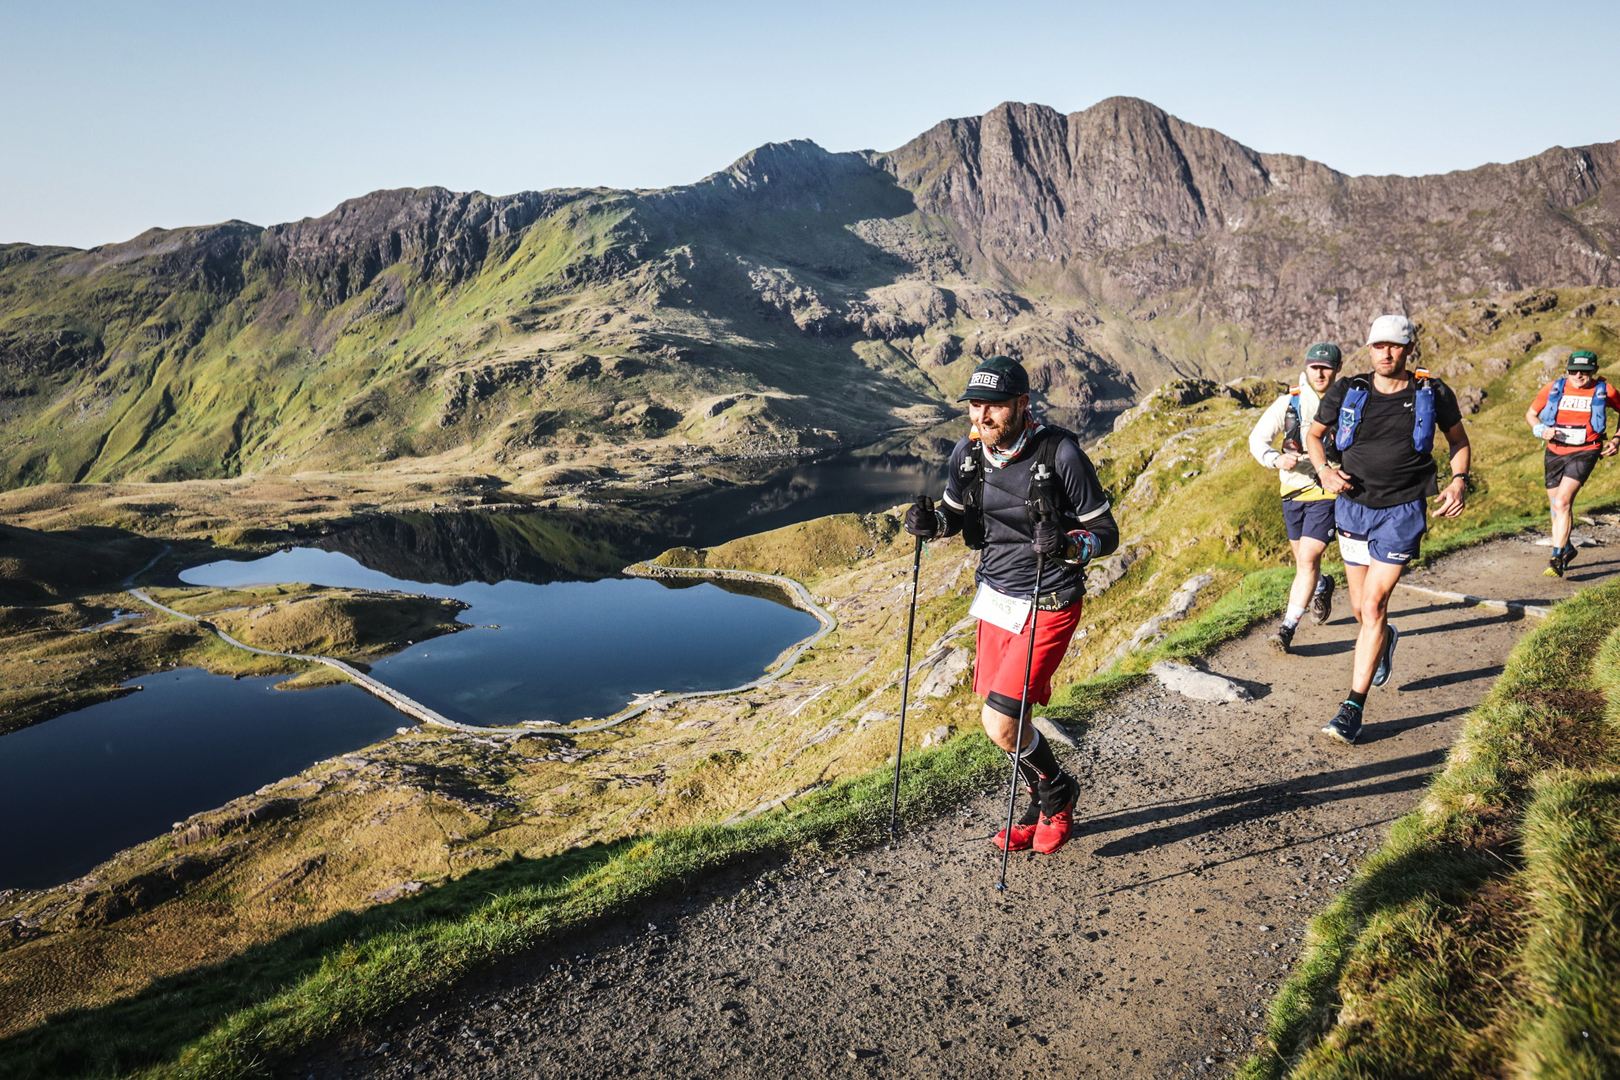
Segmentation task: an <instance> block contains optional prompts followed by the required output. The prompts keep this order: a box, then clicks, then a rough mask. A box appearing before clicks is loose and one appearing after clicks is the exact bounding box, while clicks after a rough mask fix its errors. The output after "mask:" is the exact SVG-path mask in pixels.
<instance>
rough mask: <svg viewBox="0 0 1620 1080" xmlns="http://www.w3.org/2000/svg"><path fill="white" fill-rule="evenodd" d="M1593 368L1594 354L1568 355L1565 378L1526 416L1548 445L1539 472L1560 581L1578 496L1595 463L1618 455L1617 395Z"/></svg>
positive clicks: (1552, 567) (1571, 548) (1552, 565)
mask: <svg viewBox="0 0 1620 1080" xmlns="http://www.w3.org/2000/svg"><path fill="white" fill-rule="evenodd" d="M1597 367H1598V358H1597V353H1594V352H1589V351H1587V350H1586V349H1580V350H1578V351H1576V352H1572V353H1570V354H1569V360H1568V361H1567V362H1566V363H1565V365H1564V372H1565V374H1564V377H1563V378H1562V379H1554V380H1553V381H1552V382H1550V383H1548V384H1547V385H1546V386H1543V387H1542V388H1541V392H1540V393H1538V394H1537V395H1536V400H1535V401H1534V402H1533V403H1532V404H1531V405H1530V408H1529V409H1528V410H1526V411H1525V414H1524V419H1525V422H1526V423H1528V424H1529V425H1530V432H1531V434H1533V435H1535V437H1536V438H1538V439H1543V440H1545V441H1546V443H1547V451H1546V454H1545V455H1544V457H1545V460H1544V462H1543V467H1542V471H1543V473H1544V474H1545V476H1546V480H1547V503H1548V505H1549V507H1550V510H1551V513H1552V542H1553V549H1552V557H1551V558H1549V559H1548V560H1547V570H1546V573H1547V575H1548V576H1549V577H1563V576H1564V571H1565V569H1567V568H1568V566H1569V564H1570V563H1571V562H1572V561H1574V558H1575V545H1574V544H1572V543H1570V541H1569V534H1570V530H1571V529H1572V528H1573V527H1574V508H1575V494H1576V492H1578V491H1580V490H1581V485H1582V484H1584V483H1586V478H1587V477H1589V476H1591V475H1592V467H1593V466H1594V465H1596V464H1597V460H1598V458H1600V457H1610V456H1612V455H1613V454H1614V452H1615V451H1616V450H1620V413H1617V412H1616V411H1614V410H1617V409H1620V394H1616V393H1615V390H1614V387H1612V386H1609V385H1608V384H1607V383H1606V382H1605V381H1604V380H1602V379H1600V378H1598V377H1597ZM1611 416H1613V417H1617V419H1616V420H1615V423H1614V425H1613V426H1614V428H1615V430H1616V434H1615V435H1614V437H1612V438H1610V439H1609V440H1608V441H1607V442H1605V441H1604V439H1603V428H1604V425H1605V424H1606V423H1607V422H1608V418H1609V417H1611Z"/></svg>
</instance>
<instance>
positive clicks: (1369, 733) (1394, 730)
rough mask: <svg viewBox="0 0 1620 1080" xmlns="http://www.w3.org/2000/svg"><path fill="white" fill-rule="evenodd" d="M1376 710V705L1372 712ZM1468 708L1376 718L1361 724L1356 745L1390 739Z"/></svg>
mask: <svg viewBox="0 0 1620 1080" xmlns="http://www.w3.org/2000/svg"><path fill="white" fill-rule="evenodd" d="M1376 711H1377V708H1376V706H1375V707H1374V712H1376ZM1467 711H1468V710H1467V709H1466V708H1464V707H1462V706H1458V707H1457V708H1455V709H1442V710H1440V711H1439V712H1432V713H1424V714H1423V715H1422V716H1402V717H1397V718H1395V719H1393V720H1378V721H1375V722H1373V723H1370V724H1363V725H1361V737H1360V738H1359V739H1357V740H1356V743H1357V745H1360V746H1366V745H1367V744H1368V743H1375V742H1380V741H1382V740H1384V739H1392V738H1394V737H1395V736H1397V735H1399V734H1400V733H1401V732H1403V731H1411V730H1412V729H1413V728H1420V727H1424V726H1426V725H1428V724H1434V723H1438V722H1440V721H1441V720H1450V719H1451V718H1452V717H1454V716H1460V715H1462V714H1463V713H1465V712H1467Z"/></svg>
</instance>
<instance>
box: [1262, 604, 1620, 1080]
mask: <svg viewBox="0 0 1620 1080" xmlns="http://www.w3.org/2000/svg"><path fill="white" fill-rule="evenodd" d="M1617 621H1620V583H1614V582H1610V583H1607V584H1604V585H1601V586H1595V587H1593V588H1591V589H1589V590H1587V591H1586V592H1584V593H1582V594H1581V595H1580V596H1578V597H1577V598H1575V599H1573V600H1570V601H1567V602H1565V603H1564V604H1561V605H1559V607H1558V608H1557V609H1556V610H1555V612H1554V613H1553V616H1552V617H1551V618H1550V619H1548V621H1547V622H1546V624H1545V625H1543V626H1541V627H1539V628H1538V629H1536V630H1535V631H1534V632H1533V633H1531V634H1529V635H1527V636H1526V638H1525V639H1524V640H1523V641H1522V642H1520V644H1519V646H1518V647H1517V648H1516V649H1515V650H1514V652H1513V654H1512V656H1511V657H1510V658H1509V661H1508V664H1507V667H1506V670H1505V671H1504V672H1503V674H1502V676H1501V678H1500V679H1498V680H1497V683H1496V685H1495V686H1494V687H1493V688H1492V690H1491V692H1490V694H1489V696H1488V697H1487V698H1486V700H1485V702H1484V703H1483V704H1481V705H1480V707H1479V708H1478V709H1476V710H1475V711H1474V712H1473V713H1471V714H1470V715H1469V717H1468V719H1467V721H1466V723H1465V726H1464V730H1463V735H1462V737H1461V739H1460V740H1459V742H1458V743H1457V745H1456V746H1455V747H1453V749H1452V751H1451V755H1450V758H1449V760H1448V762H1447V765H1446V768H1445V770H1444V771H1443V772H1442V773H1441V774H1440V775H1439V777H1437V779H1436V780H1435V781H1434V783H1433V784H1432V785H1431V787H1430V789H1429V792H1428V794H1427V795H1426V796H1425V798H1424V800H1423V802H1422V804H1421V805H1420V806H1419V808H1418V809H1417V810H1416V811H1414V812H1413V813H1411V814H1409V815H1408V816H1407V817H1405V818H1403V819H1402V820H1401V821H1400V822H1398V823H1397V824H1396V826H1395V828H1394V829H1393V831H1392V832H1391V835H1390V838H1389V840H1388V841H1387V842H1386V843H1385V845H1384V846H1383V847H1382V848H1381V849H1380V850H1379V851H1378V852H1376V853H1375V854H1374V855H1373V856H1372V857H1371V858H1369V859H1368V861H1367V862H1366V864H1365V865H1364V866H1363V867H1362V868H1361V870H1360V871H1359V872H1358V873H1357V875H1356V877H1355V879H1354V880H1353V881H1352V883H1351V885H1350V887H1349V888H1348V889H1347V890H1346V891H1345V893H1344V894H1343V895H1342V896H1340V897H1339V899H1338V900H1336V901H1335V902H1334V904H1333V905H1332V906H1331V907H1330V908H1328V910H1327V911H1325V912H1324V913H1323V914H1322V915H1320V916H1318V917H1317V919H1316V920H1315V921H1314V922H1313V923H1312V924H1311V929H1310V934H1309V937H1308V939H1307V945H1306V952H1305V955H1304V957H1303V958H1302V959H1301V961H1300V964H1299V969H1298V971H1297V972H1296V974H1295V975H1294V976H1293V977H1292V978H1291V979H1290V981H1289V982H1288V983H1287V984H1286V985H1285V986H1284V987H1283V989H1282V991H1281V992H1280V993H1279V994H1278V997H1277V1000H1276V1002H1275V1003H1274V1005H1273V1006H1272V1012H1271V1020H1270V1027H1269V1033H1268V1036H1267V1044H1268V1046H1267V1049H1266V1051H1265V1052H1264V1053H1262V1054H1261V1055H1259V1056H1257V1057H1256V1058H1254V1059H1252V1060H1251V1061H1250V1062H1249V1063H1248V1064H1247V1065H1246V1066H1245V1068H1244V1069H1243V1071H1242V1075H1245V1076H1249V1077H1281V1076H1296V1077H1356V1076H1410V1077H1426V1076H1435V1077H1438V1076H1490V1075H1503V1074H1507V1073H1514V1074H1522V1075H1533V1076H1570V1077H1599V1076H1612V1075H1614V1074H1615V1072H1616V1070H1620V1041H1617V1039H1616V1033H1617V1031H1620V1028H1617V1027H1616V1021H1617V1019H1620V1016H1617V1013H1616V1008H1615V998H1614V993H1613V988H1614V985H1615V981H1616V979H1617V978H1620V931H1617V927H1616V924H1615V915H1614V913H1615V911H1616V910H1617V901H1620V859H1617V856H1620V781H1617V777H1620V772H1617V771H1616V770H1617V767H1620V730H1617V727H1616V720H1617V718H1620V696H1617V694H1616V692H1617V691H1620V635H1617V634H1616V632H1615V631H1614V630H1613V627H1614V626H1615V625H1616V622H1617Z"/></svg>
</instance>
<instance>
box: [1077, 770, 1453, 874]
mask: <svg viewBox="0 0 1620 1080" xmlns="http://www.w3.org/2000/svg"><path fill="white" fill-rule="evenodd" d="M1445 756H1446V752H1445V750H1444V749H1435V750H1425V751H1424V752H1422V753H1421V754H1408V755H1406V756H1405V757H1399V758H1393V759H1391V760H1389V761H1372V762H1368V763H1367V764H1365V765H1354V766H1351V767H1350V768H1346V769H1333V770H1330V771H1328V772H1319V773H1313V774H1311V775H1308V776H1299V777H1295V778H1293V779H1291V780H1280V781H1276V782H1274V783H1270V784H1258V785H1255V786H1253V787H1246V788H1235V789H1233V790H1231V791H1223V792H1219V793H1216V794H1214V795H1206V796H1202V797H1199V798H1196V799H1188V800H1185V801H1182V802H1170V803H1167V804H1163V805H1158V806H1148V807H1143V808H1141V809H1136V810H1128V811H1124V812H1119V813H1114V814H1109V815H1105V816H1102V817H1094V818H1087V819H1083V820H1080V821H1078V822H1077V823H1076V824H1077V825H1078V826H1079V828H1080V830H1081V832H1082V835H1092V834H1096V833H1105V832H1115V831H1119V830H1123V829H1131V828H1135V827H1137V826H1139V825H1152V824H1155V823H1157V822H1163V821H1170V820H1172V819H1174V818H1181V817H1186V816H1187V815H1189V814H1197V813H1200V812H1202V811H1206V810H1213V811H1215V813H1213V814H1209V815H1207V816H1205V817H1200V818H1197V819H1196V820H1193V821H1183V822H1179V823H1177V824H1174V825H1166V826H1161V827H1159V828H1153V829H1148V830H1146V831H1145V832H1141V833H1137V834H1135V835H1133V836H1128V837H1124V838H1121V839H1119V840H1113V841H1110V842H1109V843H1107V844H1104V845H1103V846H1102V847H1100V848H1098V849H1097V850H1096V854H1097V855H1100V856H1104V857H1107V856H1113V855H1126V854H1131V853H1134V852H1138V851H1145V850H1147V849H1149V848H1155V847H1159V846H1160V845H1162V844H1169V843H1174V842H1175V841H1177V840H1184V839H1186V838H1187V837H1189V836H1196V835H1198V834H1199V833H1204V832H1211V831H1213V830H1215V829H1222V828H1226V827H1227V826H1229V825H1236V824H1239V823H1241V822H1245V821H1253V820H1255V819H1256V818H1262V817H1268V816H1271V815H1273V814H1279V813H1286V812H1288V811H1291V810H1294V809H1297V808H1299V807H1301V806H1315V805H1319V804H1321V803H1326V802H1336V801H1338V800H1340V799H1357V798H1361V797H1363V796H1366V795H1376V794H1381V793H1385V792H1393V791H1408V790H1411V789H1412V788H1415V787H1421V786H1422V785H1423V784H1425V783H1427V782H1428V779H1429V774H1430V772H1431V771H1432V770H1433V769H1434V768H1435V766H1437V765H1439V764H1440V762H1441V761H1443V760H1444V759H1445ZM1398 773H1407V774H1409V775H1406V776H1402V777H1400V778H1399V779H1395V780H1385V781H1383V782H1381V783H1375V784H1367V785H1363V786H1360V787H1345V786H1344V785H1348V784H1356V783H1357V782H1359V781H1363V780H1373V779H1376V778H1378V777H1388V776H1393V775H1394V774H1398Z"/></svg>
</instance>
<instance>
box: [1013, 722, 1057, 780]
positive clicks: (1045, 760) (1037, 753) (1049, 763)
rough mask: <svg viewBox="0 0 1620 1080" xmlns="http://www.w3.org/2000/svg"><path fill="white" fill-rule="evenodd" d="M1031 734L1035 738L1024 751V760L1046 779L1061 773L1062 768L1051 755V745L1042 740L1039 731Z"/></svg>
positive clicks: (1055, 756) (1054, 756)
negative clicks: (1032, 743)
mask: <svg viewBox="0 0 1620 1080" xmlns="http://www.w3.org/2000/svg"><path fill="white" fill-rule="evenodd" d="M1031 734H1032V735H1034V736H1035V743H1034V745H1033V746H1031V747H1030V748H1029V749H1027V750H1025V751H1024V755H1023V756H1024V760H1025V761H1026V762H1028V763H1029V764H1030V765H1033V766H1034V767H1035V771H1036V772H1037V773H1039V774H1040V775H1041V776H1044V777H1047V778H1048V779H1050V778H1051V777H1054V776H1056V775H1057V774H1058V773H1060V772H1062V771H1063V766H1061V765H1059V764H1058V759H1057V755H1056V754H1054V753H1052V744H1051V743H1049V742H1047V741H1046V740H1045V739H1044V738H1042V737H1041V733H1040V732H1039V731H1031Z"/></svg>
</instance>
